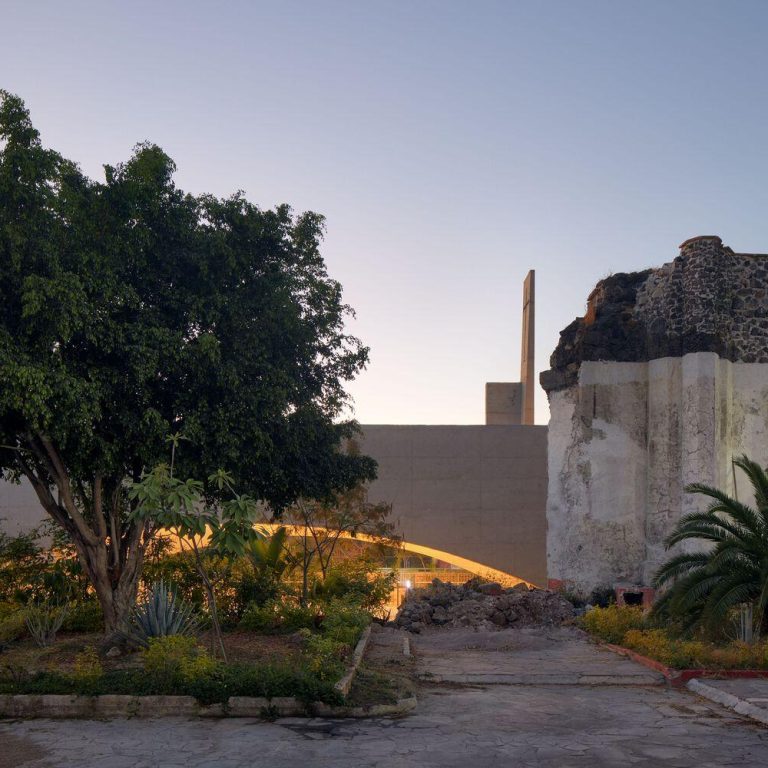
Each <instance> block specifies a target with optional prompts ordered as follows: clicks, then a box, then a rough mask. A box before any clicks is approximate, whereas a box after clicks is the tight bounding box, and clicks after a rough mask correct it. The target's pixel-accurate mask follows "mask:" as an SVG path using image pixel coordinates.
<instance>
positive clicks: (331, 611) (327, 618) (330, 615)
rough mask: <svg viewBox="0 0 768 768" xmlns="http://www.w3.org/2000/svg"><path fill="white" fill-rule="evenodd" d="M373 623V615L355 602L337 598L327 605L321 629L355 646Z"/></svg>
mask: <svg viewBox="0 0 768 768" xmlns="http://www.w3.org/2000/svg"><path fill="white" fill-rule="evenodd" d="M370 623H371V615H370V613H368V611H366V610H365V609H363V608H361V607H360V605H358V604H357V603H355V602H352V601H350V600H349V599H347V600H341V599H336V600H332V601H330V602H329V603H328V604H327V605H326V606H325V615H324V616H323V623H322V624H321V629H322V633H323V635H325V636H326V637H330V638H333V639H334V640H337V641H338V642H341V643H345V644H347V645H349V646H354V645H355V644H356V643H357V641H358V640H359V638H360V635H361V634H362V633H363V630H364V629H365V628H366V627H367V626H368V625H369V624H370Z"/></svg>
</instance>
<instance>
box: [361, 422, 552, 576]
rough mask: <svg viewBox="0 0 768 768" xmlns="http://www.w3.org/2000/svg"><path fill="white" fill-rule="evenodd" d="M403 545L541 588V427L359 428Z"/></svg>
mask: <svg viewBox="0 0 768 768" xmlns="http://www.w3.org/2000/svg"><path fill="white" fill-rule="evenodd" d="M359 443H360V448H361V450H362V451H363V452H364V453H367V454H369V455H371V456H373V457H374V458H375V459H376V460H377V461H378V462H379V477H378V479H377V480H376V481H375V482H374V483H373V484H372V485H371V489H370V494H369V497H370V499H371V500H372V501H386V502H390V503H392V505H393V517H394V518H395V519H397V520H398V522H399V526H400V530H401V532H402V534H403V536H404V538H405V540H406V541H410V542H413V543H415V544H421V545H424V546H428V547H433V548H435V549H439V550H442V551H445V552H450V553H453V554H457V555H461V556H462V557H466V558H468V559H470V560H475V561H477V562H479V563H482V564H483V565H487V566H489V567H491V568H497V569H499V570H502V571H505V572H506V573H510V574H512V575H514V576H518V577H519V578H522V579H524V580H526V581H531V582H533V583H535V584H539V585H542V584H546V517H545V508H546V494H547V458H546V455H547V428H546V427H537V426H364V427H363V436H362V437H361V438H360V440H359Z"/></svg>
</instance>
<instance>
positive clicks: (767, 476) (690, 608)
mask: <svg viewBox="0 0 768 768" xmlns="http://www.w3.org/2000/svg"><path fill="white" fill-rule="evenodd" d="M733 463H734V465H735V466H737V467H738V468H739V469H741V470H742V471H743V472H744V473H745V474H746V476H747V478H748V479H749V482H750V484H751V486H752V489H753V491H754V498H755V504H754V506H750V505H748V504H745V503H743V502H740V501H739V500H738V499H734V498H732V497H730V496H728V495H727V494H726V493H724V492H723V491H721V490H719V489H717V488H713V487H711V486H708V485H703V484H699V483H695V484H693V485H689V486H688V487H687V488H686V490H687V491H688V492H689V493H698V494H701V495H703V496H706V497H707V498H708V499H709V500H710V504H709V506H708V507H707V509H706V510H704V511H701V512H692V513H691V514H688V515H686V516H684V517H683V518H682V519H681V520H680V522H679V523H678V524H677V526H676V528H675V530H674V531H673V533H672V535H671V536H670V537H669V538H668V540H667V542H666V543H667V547H673V546H675V545H678V544H681V543H687V542H693V543H694V544H695V545H696V546H697V547H699V548H698V549H697V550H696V551H688V552H681V553H678V554H677V555H674V556H673V557H672V558H670V559H669V560H668V561H667V562H666V563H665V564H664V565H663V566H662V567H661V568H660V569H659V571H658V573H657V574H656V577H655V582H654V584H655V586H659V587H662V586H666V587H667V590H666V592H665V593H664V595H663V596H662V597H661V599H660V600H659V601H658V602H657V604H656V606H655V610H656V612H657V613H660V614H662V615H668V616H671V617H673V618H675V619H677V620H679V621H680V622H681V623H682V625H683V627H684V628H687V629H690V628H693V627H696V626H699V627H704V628H709V629H717V628H719V627H721V626H722V624H723V622H724V620H725V618H726V617H727V616H728V614H729V612H730V611H731V610H732V609H733V608H735V607H736V606H738V605H741V604H747V605H751V606H752V607H753V608H754V610H755V621H756V625H757V628H758V631H759V630H760V628H761V627H764V626H765V624H766V619H767V618H768V473H766V471H765V470H764V469H763V468H762V467H761V466H760V465H759V464H757V463H756V462H754V461H752V460H750V459H749V458H747V457H746V456H741V457H739V458H737V459H735V460H734V462H733ZM702 543H705V544H706V545H707V546H706V549H704V550H703V551H702V550H701V549H700V545H701V544H702Z"/></svg>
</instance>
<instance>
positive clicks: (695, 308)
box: [542, 237, 768, 591]
mask: <svg viewBox="0 0 768 768" xmlns="http://www.w3.org/2000/svg"><path fill="white" fill-rule="evenodd" d="M551 364H552V369H551V370H550V371H547V372H546V373H544V374H542V385H543V386H544V388H545V389H546V390H547V393H548V396H549V400H550V410H551V420H550V426H549V446H548V447H549V455H548V461H549V489H548V501H547V523H548V533H547V566H548V575H549V578H550V579H551V580H555V581H564V582H567V583H568V584H569V585H570V586H572V587H574V588H576V589H580V590H582V591H589V590H591V589H593V588H595V587H598V586H605V585H612V584H616V583H621V582H630V583H635V584H649V583H650V581H651V579H652V576H653V573H654V572H655V571H656V569H657V568H658V566H659V564H660V563H661V562H662V561H663V560H664V559H665V558H666V556H667V553H666V551H665V548H664V541H665V539H666V538H667V536H668V535H669V533H670V532H671V531H672V529H673V527H674V525H675V523H676V521H677V520H678V519H679V518H680V516H681V515H683V514H685V513H686V512H688V511H692V510H693V509H695V508H697V507H699V506H701V504H702V500H701V499H700V498H699V497H696V496H693V495H690V494H686V493H685V492H684V487H685V485H687V484H688V483H691V482H705V483H710V484H713V485H717V486H719V487H721V488H724V489H726V490H727V491H728V492H731V493H733V492H734V491H735V492H737V493H738V494H739V496H740V498H744V499H748V498H749V491H748V489H747V488H746V487H745V485H744V484H743V483H741V482H740V484H739V485H738V486H737V487H734V473H733V471H732V467H731V461H732V458H733V457H734V456H736V455H739V454H741V453H747V454H748V455H750V456H751V457H753V458H755V459H756V460H758V461H761V462H763V463H768V257H765V256H754V255H745V254H735V253H734V252H733V251H731V249H729V248H726V247H724V246H723V245H722V243H721V242H720V240H719V238H712V237H706V238H695V239H693V240H689V241H686V243H684V244H683V245H682V246H681V253H680V256H679V257H678V258H677V259H675V260H674V261H673V262H671V263H670V264H667V265H665V266H664V267H662V268H660V269H657V270H649V271H647V272H642V273H636V274H634V275H614V276H612V277H611V278H608V279H606V280H604V281H602V282H601V283H599V284H598V286H597V288H596V289H595V291H593V293H592V294H591V295H590V299H589V304H588V311H587V314H586V315H585V317H584V318H579V319H577V320H576V321H574V323H572V324H571V325H570V326H568V328H566V329H565V330H564V331H563V333H562V334H561V341H560V344H559V345H558V348H557V350H556V351H555V353H554V354H553V355H552V360H551Z"/></svg>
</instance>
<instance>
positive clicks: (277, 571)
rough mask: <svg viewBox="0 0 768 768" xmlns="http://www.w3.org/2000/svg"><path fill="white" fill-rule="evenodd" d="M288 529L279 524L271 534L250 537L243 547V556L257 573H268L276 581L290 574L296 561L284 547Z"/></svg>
mask: <svg viewBox="0 0 768 768" xmlns="http://www.w3.org/2000/svg"><path fill="white" fill-rule="evenodd" d="M287 540H288V531H287V530H286V528H285V527H284V526H280V527H279V528H278V529H277V530H276V531H275V532H274V533H273V534H272V535H271V536H269V535H267V534H263V535H262V536H260V537H258V538H254V539H251V540H250V541H249V542H248V543H247V544H246V547H245V556H246V557H247V558H248V560H250V562H251V565H252V566H253V569H254V570H255V571H256V572H257V573H258V574H270V575H271V576H272V577H273V578H274V579H275V581H276V582H279V581H280V579H281V578H282V577H283V576H284V575H286V576H287V575H288V574H290V572H291V571H292V570H293V569H294V568H295V566H296V563H295V562H294V560H293V558H291V557H290V555H289V554H288V551H287V549H286V542H287Z"/></svg>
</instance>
